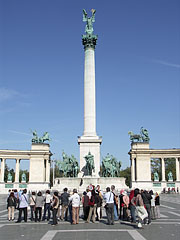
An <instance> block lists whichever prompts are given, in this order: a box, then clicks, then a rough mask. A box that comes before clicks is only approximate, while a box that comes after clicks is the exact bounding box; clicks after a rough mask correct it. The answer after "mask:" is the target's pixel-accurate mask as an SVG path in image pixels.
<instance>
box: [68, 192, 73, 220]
mask: <svg viewBox="0 0 180 240" xmlns="http://www.w3.org/2000/svg"><path fill="white" fill-rule="evenodd" d="M69 195H70V196H72V195H73V192H70V193H69ZM68 209H69V219H70V223H71V224H72V223H73V220H72V200H71V201H70V200H69V205H68Z"/></svg>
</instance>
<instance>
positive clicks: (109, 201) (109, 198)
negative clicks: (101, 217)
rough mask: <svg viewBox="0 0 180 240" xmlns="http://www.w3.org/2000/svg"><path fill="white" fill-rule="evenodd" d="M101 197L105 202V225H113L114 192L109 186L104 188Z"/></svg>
mask: <svg viewBox="0 0 180 240" xmlns="http://www.w3.org/2000/svg"><path fill="white" fill-rule="evenodd" d="M103 197H104V200H105V202H106V205H105V209H106V215H107V225H114V194H113V193H112V192H111V191H110V188H109V187H107V188H106V193H105V194H104V196H103Z"/></svg>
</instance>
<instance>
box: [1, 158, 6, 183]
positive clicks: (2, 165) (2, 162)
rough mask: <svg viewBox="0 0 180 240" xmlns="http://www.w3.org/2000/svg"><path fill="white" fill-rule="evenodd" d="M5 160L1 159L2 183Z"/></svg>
mask: <svg viewBox="0 0 180 240" xmlns="http://www.w3.org/2000/svg"><path fill="white" fill-rule="evenodd" d="M5 161H6V159H5V158H1V179H0V181H1V182H2V183H3V182H4V169H5Z"/></svg>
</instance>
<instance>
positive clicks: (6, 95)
mask: <svg viewBox="0 0 180 240" xmlns="http://www.w3.org/2000/svg"><path fill="white" fill-rule="evenodd" d="M19 95H20V94H19V93H18V92H17V91H15V90H13V89H8V88H4V87H1V88H0V102H2V101H6V100H9V99H12V98H14V97H16V96H19Z"/></svg>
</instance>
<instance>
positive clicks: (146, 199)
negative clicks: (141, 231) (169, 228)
mask: <svg viewBox="0 0 180 240" xmlns="http://www.w3.org/2000/svg"><path fill="white" fill-rule="evenodd" d="M141 196H142V199H143V202H144V205H145V208H146V211H147V213H148V222H147V219H145V220H144V221H145V224H151V198H152V197H151V194H150V193H149V192H148V190H147V189H146V190H143V191H142V192H141Z"/></svg>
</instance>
